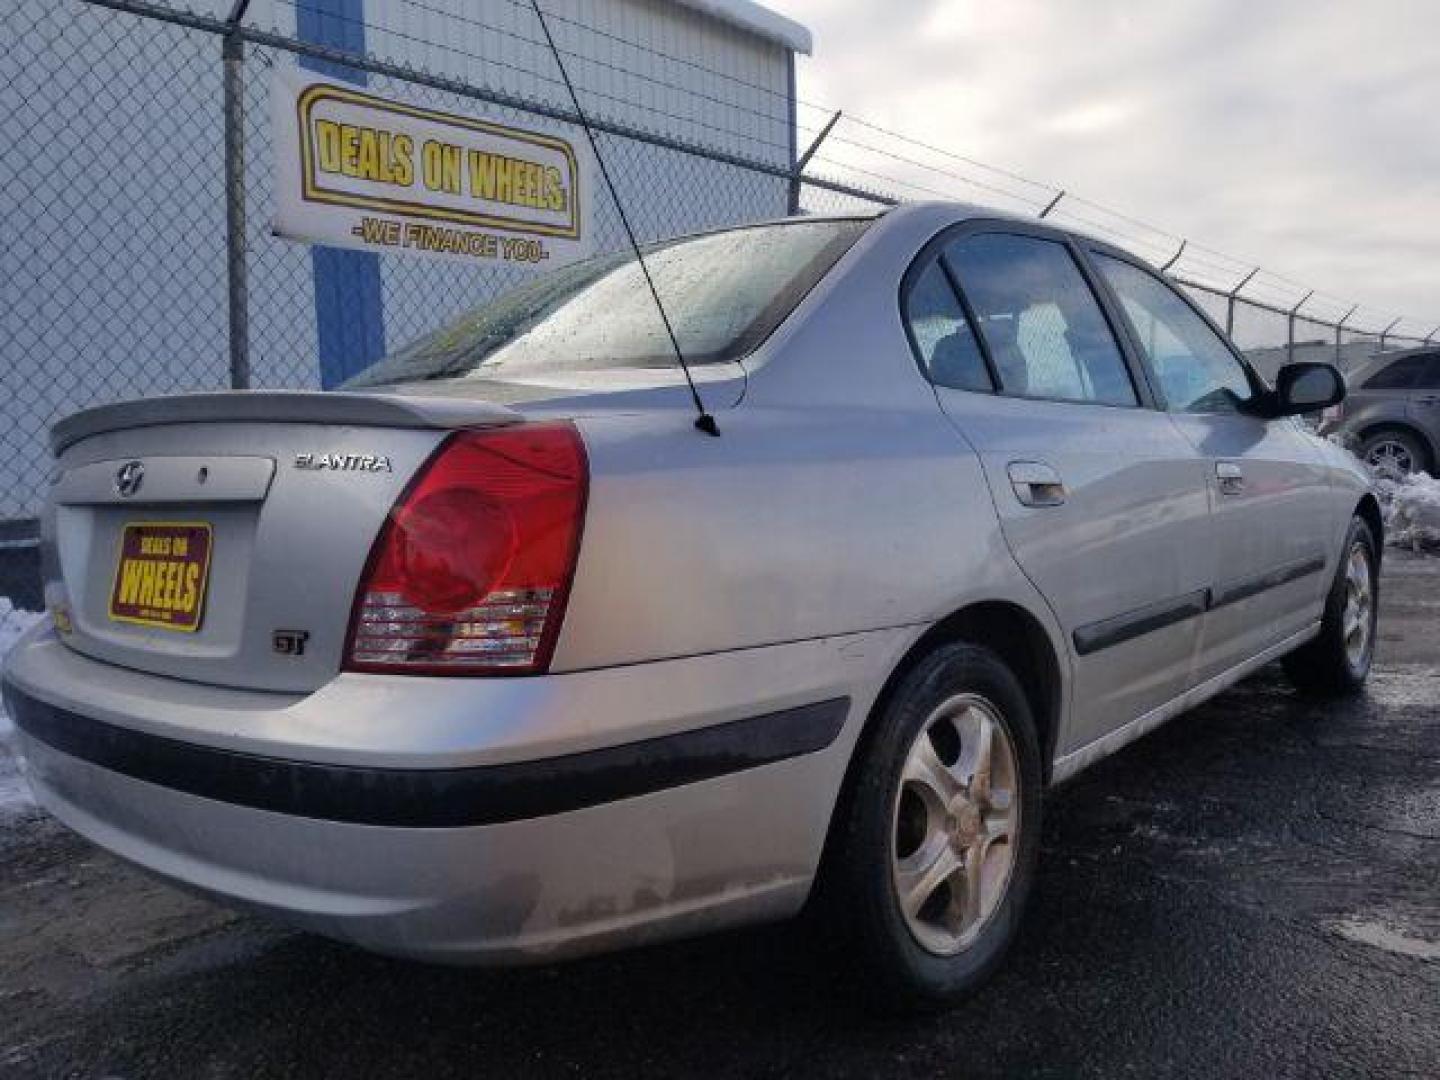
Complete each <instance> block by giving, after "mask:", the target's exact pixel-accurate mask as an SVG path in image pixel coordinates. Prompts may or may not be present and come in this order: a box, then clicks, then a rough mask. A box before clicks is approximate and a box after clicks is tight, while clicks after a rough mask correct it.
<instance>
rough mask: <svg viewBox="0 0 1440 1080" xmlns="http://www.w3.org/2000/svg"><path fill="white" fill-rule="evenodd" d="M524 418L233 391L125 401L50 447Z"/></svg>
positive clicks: (63, 427)
mask: <svg viewBox="0 0 1440 1080" xmlns="http://www.w3.org/2000/svg"><path fill="white" fill-rule="evenodd" d="M524 419H525V418H524V416H522V415H521V414H520V413H518V412H516V411H515V410H514V409H512V408H509V407H508V406H505V405H497V404H495V403H494V402H491V401H479V400H474V399H469V400H467V399H465V398H455V397H418V396H416V397H408V396H402V395H399V394H356V393H333V392H328V391H322V390H226V391H222V392H220V393H209V394H176V395H172V396H169V397H154V398H144V399H141V400H139V401H122V402H119V403H117V404H114V405H100V406H97V407H95V408H91V409H84V410H82V411H80V412H77V413H74V414H73V415H71V416H67V417H66V418H65V419H63V420H61V421H60V422H59V423H57V424H56V425H55V426H54V427H52V428H51V429H50V449H51V451H52V452H53V453H55V454H56V455H59V454H60V452H61V451H63V450H64V449H65V448H66V447H68V446H72V445H74V444H75V443H77V442H79V441H80V440H81V439H88V438H89V437H90V436H92V435H101V434H104V433H105V432H107V431H123V430H126V429H128V428H141V427H157V426H159V425H161V424H207V423H217V422H222V423H223V422H239V423H261V424H266V423H268V424H307V423H315V424H348V425H351V426H354V427H388V428H440V429H448V428H474V427H500V426H503V425H506V424H518V423H520V422H521V421H522V420H524Z"/></svg>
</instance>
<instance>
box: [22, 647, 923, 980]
mask: <svg viewBox="0 0 1440 1080" xmlns="http://www.w3.org/2000/svg"><path fill="white" fill-rule="evenodd" d="M901 638H903V635H898V636H897V635H896V634H895V633H893V632H886V633H883V634H880V635H859V636H856V637H852V638H846V639H834V640H831V641H828V642H815V643H800V644H795V645H785V646H776V647H774V648H767V649H756V650H746V651H745V652H743V653H727V654H720V655H717V656H711V657H697V658H692V659H687V660H676V661H667V662H662V663H656V664H647V665H638V666H636V667H633V668H628V669H624V671H623V675H624V681H623V682H621V681H617V678H616V676H617V675H618V674H622V673H617V672H613V671H605V672H589V673H575V674H570V675H564V676H552V677H547V678H544V679H528V680H455V679H439V680H427V679H416V680H408V679H407V680H403V682H405V683H412V682H413V684H414V687H415V690H414V695H413V703H412V707H411V708H406V707H405V700H404V698H402V697H400V696H398V690H399V689H403V687H402V688H397V687H395V686H394V685H393V683H394V680H393V679H383V678H379V677H367V676H343V677H342V678H341V679H337V680H336V683H335V684H332V686H331V687H327V688H326V690H323V691H320V692H317V693H316V694H313V695H309V696H308V697H305V698H298V699H297V698H293V697H288V696H283V695H262V694H256V693H254V692H251V691H226V690H223V689H215V688H206V687H197V686H194V685H190V684H180V683H177V682H176V681H175V680H168V679H162V678H157V677H153V676H145V675H140V674H137V673H134V672H127V671H123V670H121V669H117V668H114V667H112V666H110V665H107V664H103V663H100V662H98V661H94V660H90V659H87V658H85V657H81V656H79V655H77V654H75V653H73V652H72V651H70V650H69V649H67V648H65V646H63V645H62V644H61V643H60V642H59V641H58V640H56V639H55V637H54V635H53V634H52V633H51V632H49V631H48V630H43V631H39V632H34V633H32V634H31V635H30V636H29V637H27V638H26V639H25V640H23V641H22V642H21V643H20V644H19V645H18V646H17V647H16V649H15V650H14V651H13V652H12V654H11V656H10V658H9V662H8V665H7V670H6V672H5V693H6V698H7V702H8V704H9V707H10V710H11V712H12V715H13V717H14V719H15V721H16V724H17V728H18V729H19V745H20V748H21V752H22V755H23V757H24V767H25V770H26V773H27V775H28V777H29V779H30V782H31V785H32V787H33V788H34V790H35V793H36V796H37V798H38V799H39V801H40V803H41V805H42V806H44V807H45V808H46V809H47V810H49V811H50V812H51V813H53V814H54V815H55V816H56V817H58V818H60V819H61V820H62V821H64V822H65V823H66V824H67V825H69V826H70V827H72V828H73V829H75V830H76V831H78V832H80V833H81V834H83V835H85V836H87V837H89V838H90V839H92V840H94V841H95V842H97V843H99V844H100V845H102V846H103V847H106V848H108V849H110V850H111V851H113V852H115V853H116V854H118V855H120V856H122V857H124V858H126V859H128V860H130V861H132V862H135V863H137V864H139V865H141V866H143V867H145V868H147V869H149V870H151V871H153V872H155V873H158V874H161V875H163V876H165V877H168V878H171V879H173V880H175V881H177V882H180V883H182V884H184V885H186V886H188V887H190V888H192V889H195V890H198V891H201V892H203V893H206V894H209V895H211V896H214V897H217V898H219V899H221V900H223V901H225V902H228V903H230V904H232V905H236V906H240V907H244V908H250V909H255V910H259V911H262V912H264V913H268V914H270V915H272V916H274V917H277V918H279V919H280V920H282V921H285V922H288V923H291V924H294V925H298V926H301V927H303V928H307V929H310V930H313V931H316V932H319V933H323V934H327V935H330V936H333V937H338V938H342V939H346V940H351V941H354V942H356V943H358V944H361V945H364V946H367V947H370V948H373V949H376V950H378V951H383V952H389V953H393V954H400V955H407V956H415V957H420V958H426V959H440V960H457V961H469V962H494V963H500V962H522V961H527V960H536V959H545V958H553V957H558V956H565V955H572V954H576V953H581V952H587V951H593V950H596V949H602V948H609V947H615V946H619V945H625V944H631V943H635V942H639V941H645V940H651V939H654V938H658V937H665V936H673V935H677V934H682V933H692V932H698V931H703V930H706V929H710V928H713V927H717V926H720V925H729V924H733V923H737V922H742V921H749V920H756V919H765V918H777V917H783V916H785V915H787V914H790V913H792V912H793V911H795V910H796V909H798V907H799V906H800V904H801V903H803V901H804V898H805V895H806V894H807V892H808V890H809V885H810V882H811V879H812V878H813V875H814V872H815V869H816V867H817V865H818V862H819V857H820V852H821V849H822V847H823V842H824V835H825V831H826V828H827V827H828V822H829V817H830V812H831V809H832V807H833V804H834V801H835V797H836V794H837V793H838V789H839V785H840V782H841V778H842V776H843V772H844V768H845V764H846V762H847V760H848V757H849V753H850V749H851V747H852V745H853V742H854V739H855V737H856V735H857V734H858V722H857V720H856V717H858V716H862V715H863V714H864V712H865V711H866V710H868V705H869V696H870V693H871V688H872V687H878V685H879V681H880V679H881V678H883V676H882V675H881V674H880V673H881V672H882V671H883V670H888V668H887V667H886V666H885V665H886V664H887V663H888V662H889V661H890V660H891V659H892V658H893V657H892V653H894V652H896V651H897V650H899V649H900V648H902V647H903V644H904V642H903V640H901ZM340 683H345V684H347V685H345V686H344V687H338V688H337V686H336V684H340ZM370 683H373V684H374V685H373V687H372V690H373V692H371V693H366V692H365V690H366V686H367V684H370ZM436 683H439V684H441V685H440V686H438V687H437V686H435V685H434V684H436ZM521 684H524V685H521ZM527 687H528V689H527ZM342 691H343V692H342ZM522 691H523V692H522ZM406 696H407V697H408V696H409V695H406ZM442 698H443V699H445V700H443V701H442ZM452 698H453V699H455V700H449V699H452ZM187 702H188V703H189V704H190V706H191V707H189V708H187V707H186V705H185V703H187ZM341 703H343V704H344V706H345V709H346V711H345V713H343V714H337V713H336V711H335V710H336V709H337V708H339V707H340V704H341ZM437 707H441V708H442V711H443V712H444V713H445V715H446V716H448V717H449V718H450V720H451V723H452V724H453V725H454V726H455V727H456V728H457V729H458V730H452V731H451V732H450V733H449V737H448V738H447V739H445V740H443V741H442V743H443V745H441V746H439V747H437V746H436V745H435V744H434V741H433V740H431V741H430V742H429V743H427V742H426V740H425V738H423V736H433V735H434V734H435V732H436V729H435V728H434V727H433V726H432V725H431V724H430V723H427V722H425V721H424V720H419V719H417V716H416V713H417V711H418V710H420V709H424V708H430V709H434V708H437ZM502 709H503V710H505V714H504V715H503V716H497V715H496V710H502ZM527 709H528V711H526V710H527ZM617 709H620V710H624V709H628V710H629V711H628V715H626V714H624V713H617V712H615V711H614V710H617ZM467 716H468V720H466V719H465V718H466V717H467ZM221 717H228V720H227V721H225V722H223V723H222V722H221V721H220V719H219V718H221ZM337 720H343V721H344V722H345V723H346V725H347V726H348V728H349V730H350V731H351V732H352V733H356V732H363V734H355V735H354V736H353V737H352V738H351V739H350V740H349V741H348V742H347V741H344V740H334V741H335V742H336V743H337V744H338V745H335V746H330V747H328V748H327V747H325V746H323V745H319V744H317V735H319V734H320V733H322V732H323V731H324V730H326V729H327V727H328V726H329V725H331V724H333V723H335V722H336V721H337ZM562 721H563V722H562ZM527 732H528V733H529V735H530V737H531V741H529V742H527V740H526V738H525V735H526V733H527ZM497 736H498V737H497ZM557 747H559V748H561V749H558V750H557Z"/></svg>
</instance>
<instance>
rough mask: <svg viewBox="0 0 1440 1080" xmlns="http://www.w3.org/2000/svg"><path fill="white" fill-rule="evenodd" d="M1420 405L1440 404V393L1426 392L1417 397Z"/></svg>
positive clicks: (1416, 400)
mask: <svg viewBox="0 0 1440 1080" xmlns="http://www.w3.org/2000/svg"><path fill="white" fill-rule="evenodd" d="M1415 402H1416V404H1418V405H1440V394H1425V395H1424V396H1422V397H1418V398H1416V399H1415Z"/></svg>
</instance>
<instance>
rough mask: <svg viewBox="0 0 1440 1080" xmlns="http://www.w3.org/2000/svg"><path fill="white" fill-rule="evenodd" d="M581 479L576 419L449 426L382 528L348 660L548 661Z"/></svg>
mask: <svg viewBox="0 0 1440 1080" xmlns="http://www.w3.org/2000/svg"><path fill="white" fill-rule="evenodd" d="M586 480H587V474H586V464H585V450H584V447H583V445H582V444H581V442H580V435H579V433H578V432H576V430H575V428H574V427H572V426H571V425H570V424H563V423H555V424H521V425H517V426H515V427H504V428H495V429H493V430H488V431H473V432H462V433H460V434H457V435H452V436H451V437H450V438H449V439H447V440H446V441H445V443H444V444H443V445H442V446H441V447H440V449H439V450H438V451H437V452H436V454H435V456H434V457H432V458H431V459H430V461H429V462H428V463H427V464H426V465H425V467H424V468H423V469H422V470H421V472H420V474H419V475H418V476H417V477H416V479H415V480H414V481H413V482H412V484H411V486H410V489H409V490H408V491H407V492H406V493H405V494H404V495H403V496H401V498H400V501H399V502H398V503H397V504H396V505H395V507H394V509H392V510H391V511H390V517H389V519H388V520H387V521H386V522H385V525H384V527H383V528H382V529H381V530H380V535H379V536H378V537H377V538H376V540H375V547H374V549H373V550H372V551H371V552H370V561H369V564H368V565H367V567H366V571H365V576H364V577H363V578H362V580H361V582H360V589H359V592H358V593H357V594H356V597H355V612H354V614H353V616H352V617H351V620H350V642H349V645H348V647H347V648H346V658H347V663H346V666H347V667H348V668H349V669H350V670H352V671H388V672H419V673H425V674H448V673H454V674H470V675H474V674H534V673H536V672H541V671H544V670H545V669H546V667H547V666H548V665H549V663H550V655H551V653H552V652H553V651H554V648H555V637H556V635H557V634H558V633H559V630H560V620H561V619H562V618H563V617H564V614H565V598H566V595H567V593H568V592H569V590H570V579H571V576H572V575H573V574H574V572H575V558H576V555H577V554H578V551H579V547H580V527H581V524H582V521H583V518H584V514H585V494H586Z"/></svg>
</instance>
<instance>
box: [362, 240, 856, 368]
mask: <svg viewBox="0 0 1440 1080" xmlns="http://www.w3.org/2000/svg"><path fill="white" fill-rule="evenodd" d="M869 224H870V222H869V221H868V220H854V219H847V220H817V221H794V222H781V223H778V224H774V225H757V226H753V227H749V228H742V229H732V230H729V231H727V232H718V233H709V234H707V235H704V236H695V237H690V238H687V239H682V240H672V241H666V242H663V243H659V244H655V245H653V246H651V247H650V248H647V249H646V251H645V265H646V266H647V267H648V268H649V270H650V276H651V277H652V278H653V279H654V280H655V287H656V290H657V291H658V292H659V294H660V299H661V300H662V301H663V302H664V305H665V313H666V314H667V315H668V316H669V318H670V322H671V325H672V326H674V328H675V335H676V337H677V338H678V339H679V341H680V347H681V348H682V349H683V350H684V352H685V359H686V361H687V362H688V363H690V364H714V363H718V362H720V361H724V360H734V359H737V358H739V357H741V356H744V355H745V354H746V353H748V352H750V351H751V350H752V349H754V348H755V347H756V346H757V345H759V344H760V343H761V342H762V341H764V340H765V338H766V337H768V336H769V335H770V332H771V331H773V330H774V329H775V327H776V326H778V325H779V324H780V321H781V320H782V319H784V318H785V316H786V315H788V314H789V313H790V311H792V310H793V309H794V307H795V305H796V304H798V303H799V302H800V300H801V299H803V298H804V296H805V294H806V293H808V292H809V291H810V290H811V289H812V288H813V287H814V286H815V284H816V282H818V281H819V280H820V279H821V278H822V277H824V276H825V273H826V272H827V271H828V270H829V269H830V267H831V266H833V265H834V264H835V261H836V260H837V259H839V258H840V256H841V255H842V254H844V253H845V251H846V249H848V248H849V247H850V245H851V244H853V243H854V242H855V241H856V239H857V238H858V237H859V236H860V234H861V233H862V232H863V231H864V230H865V228H866V227H867V226H868V225H869ZM674 363H675V354H674V351H673V350H672V349H671V347H670V340H669V337H668V336H667V335H666V333H665V326H664V323H663V322H661V320H660V314H659V312H658V311H657V310H656V308H655V302H654V300H652V299H651V296H650V291H649V288H648V287H647V286H646V284H645V279H644V277H643V275H642V274H641V272H640V267H639V264H638V263H637V262H636V261H635V257H634V255H633V254H628V253H626V254H618V255H605V256H600V257H598V258H594V259H590V260H587V261H585V262H582V263H575V264H572V265H570V266H566V267H562V268H561V269H559V270H555V271H552V272H551V273H549V274H546V275H544V276H542V277H539V278H536V279H535V280H533V281H530V282H528V283H527V284H525V285H523V286H521V287H520V288H517V289H514V290H512V291H511V292H508V293H506V294H504V295H503V296H500V297H499V298H497V299H495V300H492V301H490V302H489V303H486V304H482V305H480V306H479V307H476V308H473V309H472V310H470V311H468V312H466V313H465V314H464V315H462V316H461V317H460V318H458V319H456V320H455V321H454V322H452V323H450V324H449V325H448V326H445V327H442V328H441V329H439V330H436V331H435V332H433V333H431V334H427V335H426V336H425V337H422V338H420V339H419V340H418V341H414V342H412V343H410V344H409V345H406V346H404V347H403V348H401V349H399V350H397V351H396V352H393V353H391V354H390V355H389V356H387V357H385V358H384V359H383V360H381V361H379V362H378V363H376V364H375V365H374V366H372V367H370V368H369V369H367V370H366V371H364V372H362V373H361V374H359V375H357V376H356V377H355V378H353V379H351V380H350V381H349V382H347V383H346V384H345V386H346V387H366V386H387V385H390V384H393V383H405V382H416V381H421V380H427V379H464V378H499V379H504V378H515V377H523V376H528V375H535V374H540V373H543V372H547V371H596V370H601V369H605V368H619V367H626V368H633V367H671V366H673V365H674Z"/></svg>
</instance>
